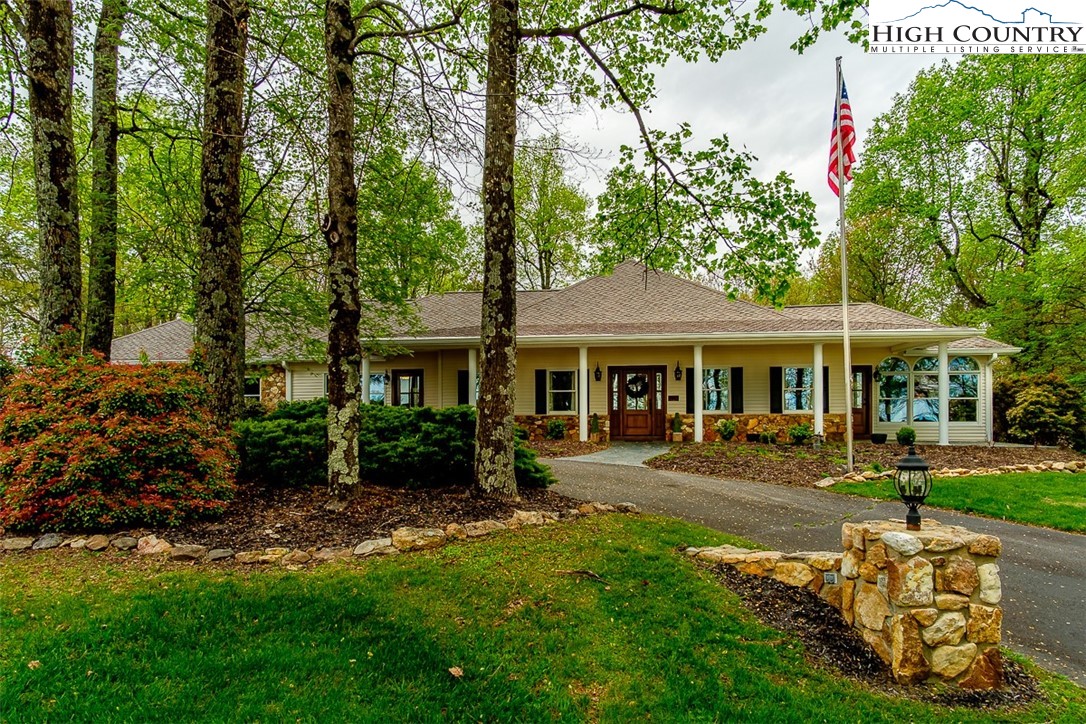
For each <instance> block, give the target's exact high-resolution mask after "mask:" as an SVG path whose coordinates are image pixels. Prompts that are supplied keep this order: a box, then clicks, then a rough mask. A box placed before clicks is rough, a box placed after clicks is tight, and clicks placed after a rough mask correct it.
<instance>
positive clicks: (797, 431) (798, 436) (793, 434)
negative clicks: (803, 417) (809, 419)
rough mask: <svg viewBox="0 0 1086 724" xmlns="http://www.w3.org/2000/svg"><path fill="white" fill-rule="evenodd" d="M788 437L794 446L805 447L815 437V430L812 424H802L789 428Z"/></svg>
mask: <svg viewBox="0 0 1086 724" xmlns="http://www.w3.org/2000/svg"><path fill="white" fill-rule="evenodd" d="M788 437H789V438H790V439H791V440H792V444H793V445H803V444H804V443H806V442H807V441H808V440H810V439H811V438H812V437H814V429H813V428H812V427H811V425H810V423H806V422H801V423H800V424H798V425H792V427H790V428H788Z"/></svg>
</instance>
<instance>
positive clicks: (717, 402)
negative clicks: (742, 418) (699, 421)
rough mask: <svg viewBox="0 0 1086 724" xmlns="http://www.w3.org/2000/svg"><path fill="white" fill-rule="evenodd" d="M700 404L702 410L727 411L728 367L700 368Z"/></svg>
mask: <svg viewBox="0 0 1086 724" xmlns="http://www.w3.org/2000/svg"><path fill="white" fill-rule="evenodd" d="M701 386H702V404H703V405H704V407H703V408H702V409H704V410H713V411H716V412H727V411H728V369H727V368H726V367H722V368H713V369H705V370H702V373H701Z"/></svg>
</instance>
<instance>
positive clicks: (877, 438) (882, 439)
mask: <svg viewBox="0 0 1086 724" xmlns="http://www.w3.org/2000/svg"><path fill="white" fill-rule="evenodd" d="M871 444H873V445H885V444H886V433H885V432H876V433H872V434H871Z"/></svg>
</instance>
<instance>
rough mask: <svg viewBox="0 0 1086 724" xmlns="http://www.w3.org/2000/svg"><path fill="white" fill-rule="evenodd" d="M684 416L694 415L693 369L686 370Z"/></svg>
mask: <svg viewBox="0 0 1086 724" xmlns="http://www.w3.org/2000/svg"><path fill="white" fill-rule="evenodd" d="M686 414H688V415H693V414H694V368H693V367H687V368H686Z"/></svg>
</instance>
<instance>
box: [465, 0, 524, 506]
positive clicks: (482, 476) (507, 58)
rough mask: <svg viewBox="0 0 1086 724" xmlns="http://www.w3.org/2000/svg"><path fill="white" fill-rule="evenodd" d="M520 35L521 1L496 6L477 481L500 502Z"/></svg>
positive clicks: (513, 273) (509, 399) (511, 401)
mask: <svg viewBox="0 0 1086 724" xmlns="http://www.w3.org/2000/svg"><path fill="white" fill-rule="evenodd" d="M518 32H519V8H518V5H517V0H492V1H491V3H490V37H489V48H488V57H487V81H486V144H485V157H484V161H483V217H484V218H483V229H484V232H483V239H484V245H485V247H484V253H483V309H482V346H483V355H482V362H481V367H480V371H481V373H482V376H481V382H480V385H479V403H478V405H479V414H478V423H477V425H476V432H475V482H476V485H478V487H479V488H480V489H481V490H482V492H483V493H485V494H487V495H490V496H494V497H500V498H516V497H517V481H516V477H515V474H514V468H513V455H514V446H515V443H514V419H513V412H514V409H515V406H516V365H517V336H516V312H517V301H516V281H517V266H516V244H515V231H516V229H515V220H514V217H515V214H514V205H513V159H514V147H515V144H516V133H517V49H518V46H519V37H518Z"/></svg>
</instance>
